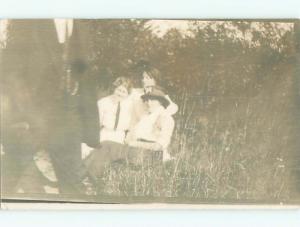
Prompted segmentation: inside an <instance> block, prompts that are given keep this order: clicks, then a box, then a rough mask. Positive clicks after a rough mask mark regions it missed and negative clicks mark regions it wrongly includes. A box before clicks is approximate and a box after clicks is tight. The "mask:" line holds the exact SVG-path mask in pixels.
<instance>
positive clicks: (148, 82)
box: [142, 72, 155, 88]
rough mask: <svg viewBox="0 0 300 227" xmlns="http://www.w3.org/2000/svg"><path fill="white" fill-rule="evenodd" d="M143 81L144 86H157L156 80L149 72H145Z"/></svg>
mask: <svg viewBox="0 0 300 227" xmlns="http://www.w3.org/2000/svg"><path fill="white" fill-rule="evenodd" d="M142 82H143V86H144V88H147V87H153V86H155V80H154V79H153V78H152V77H151V76H149V75H148V73H147V72H143V78H142Z"/></svg>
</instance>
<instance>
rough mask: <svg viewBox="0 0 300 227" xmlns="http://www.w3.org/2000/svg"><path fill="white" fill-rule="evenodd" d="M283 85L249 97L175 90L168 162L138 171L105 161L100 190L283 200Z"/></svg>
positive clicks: (286, 135) (286, 132)
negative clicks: (206, 94)
mask: <svg viewBox="0 0 300 227" xmlns="http://www.w3.org/2000/svg"><path fill="white" fill-rule="evenodd" d="M288 86H289V84H287V83H284V84H280V89H279V90H277V91H276V90H275V93H270V92H269V91H262V92H261V93H260V94H258V95H257V96H254V97H215V96H206V97H204V96H203V97H201V96H192V95H191V94H188V93H184V94H182V95H180V96H178V97H177V101H178V104H179V105H180V107H181V108H180V110H179V112H178V113H177V115H176V130H175V132H174V134H173V138H172V145H171V146H170V152H171V154H172V155H173V156H174V157H175V160H172V161H170V162H168V163H165V164H164V165H163V166H156V167H144V168H143V167H141V168H139V169H132V168H131V167H129V166H125V165H119V166H113V167H112V166H110V167H108V168H107V172H106V174H105V179H104V181H105V182H107V184H106V186H105V192H104V193H105V194H107V195H114V196H125V197H126V196H130V197H131V196H133V197H134V196H142V197H161V198H164V197H172V198H177V199H180V198H195V199H197V201H199V200H200V201H203V202H205V201H208V200H217V201H239V202H243V201H244V202H247V201H262V202H263V201H273V202H274V201H277V202H279V201H281V202H282V201H288V200H289V184H290V182H289V179H290V178H289V171H287V166H286V165H287V163H286V156H287V153H288V152H289V150H288V149H289V142H288V141H289V139H290V133H291V131H290V125H291V122H290V120H291V119H290V117H289V116H290V114H291V113H290V110H291V109H290V106H291V104H290V101H288V100H290V98H291V96H289V94H288V92H287V90H286V89H287V88H288ZM271 91H274V90H273V89H272V90H271ZM268 95H273V96H268ZM282 95H284V96H288V97H286V98H284V99H282ZM279 100H282V101H279Z"/></svg>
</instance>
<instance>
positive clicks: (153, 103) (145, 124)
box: [126, 87, 175, 163]
mask: <svg viewBox="0 0 300 227" xmlns="http://www.w3.org/2000/svg"><path fill="white" fill-rule="evenodd" d="M141 99H142V100H143V101H144V102H145V103H146V104H147V107H148V112H147V113H145V114H144V115H143V116H141V118H140V120H139V121H138V123H137V124H136V125H135V126H134V127H133V128H132V130H131V131H130V133H129V134H128V137H127V139H126V141H127V143H128V145H129V147H130V149H129V151H128V155H129V162H130V161H133V162H135V161H137V162H138V163H139V162H142V163H145V162H147V163H152V162H153V161H155V160H159V159H161V158H162V159H163V160H168V159H170V155H169V152H168V150H167V149H168V146H169V144H170V140H171V137H172V134H173V130H174V125H175V124H174V119H173V117H172V116H171V115H170V113H169V112H168V107H169V106H170V101H169V99H168V98H166V95H165V94H164V92H163V91H162V90H161V89H160V88H158V87H153V88H152V91H151V92H149V93H146V94H144V95H142V96H141Z"/></svg>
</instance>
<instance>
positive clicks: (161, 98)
mask: <svg viewBox="0 0 300 227" xmlns="http://www.w3.org/2000/svg"><path fill="white" fill-rule="evenodd" d="M142 99H143V101H144V102H146V101H148V100H157V101H158V102H159V103H160V104H161V105H162V106H163V107H164V108H165V109H166V108H167V107H168V106H169V105H170V102H169V101H168V100H166V99H165V98H163V97H160V96H147V97H143V98H142Z"/></svg>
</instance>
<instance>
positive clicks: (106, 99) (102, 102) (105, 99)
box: [97, 95, 112, 106]
mask: <svg viewBox="0 0 300 227" xmlns="http://www.w3.org/2000/svg"><path fill="white" fill-rule="evenodd" d="M110 103H112V100H111V95H109V96H106V97H103V98H101V99H99V100H98V101H97V104H98V106H99V105H106V104H110Z"/></svg>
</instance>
